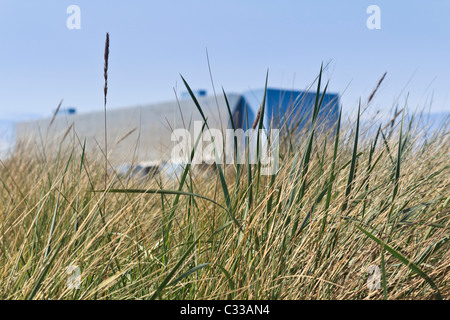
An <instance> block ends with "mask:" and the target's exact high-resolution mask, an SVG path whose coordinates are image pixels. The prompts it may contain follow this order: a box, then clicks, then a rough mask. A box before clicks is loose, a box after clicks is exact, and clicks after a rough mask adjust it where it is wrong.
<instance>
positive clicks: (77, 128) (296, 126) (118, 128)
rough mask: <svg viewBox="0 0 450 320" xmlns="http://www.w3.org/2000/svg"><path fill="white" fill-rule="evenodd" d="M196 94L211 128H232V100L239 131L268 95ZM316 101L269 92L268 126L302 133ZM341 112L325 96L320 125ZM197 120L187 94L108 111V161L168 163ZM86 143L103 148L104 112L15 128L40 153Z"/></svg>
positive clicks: (69, 115)
mask: <svg viewBox="0 0 450 320" xmlns="http://www.w3.org/2000/svg"><path fill="white" fill-rule="evenodd" d="M195 95H196V97H197V99H198V102H199V104H200V106H201V108H202V110H203V113H204V115H205V117H206V118H207V121H208V125H209V127H210V128H215V129H219V130H224V129H227V128H231V121H230V117H229V112H228V108H227V101H228V105H229V107H230V110H231V113H232V116H233V121H234V123H235V126H236V127H237V128H242V129H244V130H246V129H247V128H251V127H252V126H253V123H254V122H255V120H256V118H257V114H258V111H259V109H260V105H261V103H262V101H263V96H264V90H263V89H262V90H255V91H249V92H245V93H243V94H229V95H227V96H226V99H225V96H223V95H217V96H213V95H207V93H206V91H205V90H199V91H196V92H195ZM315 101H316V94H315V93H309V92H303V91H292V90H282V89H273V88H269V89H268V90H267V95H266V106H265V113H264V127H265V128H270V127H272V128H277V129H281V127H286V128H291V129H292V130H301V129H302V128H304V126H305V125H308V120H310V118H311V117H310V116H311V113H312V110H313V107H314V104H315ZM339 108H340V106H339V97H338V95H337V94H328V93H327V94H325V96H324V98H323V105H322V107H321V111H320V115H319V123H320V124H321V125H322V126H325V127H331V126H332V124H333V123H335V122H336V121H337V119H338V113H339ZM99 109H100V110H101V108H99ZM194 121H202V117H201V115H200V112H199V110H198V108H197V107H196V105H195V103H194V101H193V100H192V99H191V97H190V96H189V95H186V94H182V95H181V99H180V100H179V101H176V100H174V101H171V102H164V103H157V104H151V105H144V106H136V107H128V108H120V109H109V110H108V111H107V139H108V158H109V161H110V162H111V164H112V165H121V164H124V163H128V164H129V163H140V162H144V161H160V160H168V159H170V157H171V150H172V149H173V146H174V142H173V141H172V140H171V134H172V131H173V130H174V129H178V128H185V129H187V130H188V131H189V132H191V134H192V136H194V132H193V127H194ZM50 124H51V125H50ZM84 141H86V151H88V152H89V151H97V152H98V151H101V150H102V149H103V148H104V144H105V142H104V113H103V111H97V112H91V113H82V114H81V113H80V114H77V113H76V112H75V111H74V110H72V109H70V112H63V113H62V114H60V115H58V116H56V117H54V118H48V119H41V120H37V121H27V122H20V123H17V125H16V143H19V142H20V143H21V144H22V145H24V144H26V145H27V146H37V147H39V150H50V149H51V148H55V149H59V148H60V147H61V146H65V145H68V144H71V145H74V144H76V145H79V146H81V145H83V144H84ZM194 142H195V141H194ZM42 146H44V147H45V149H44V148H42Z"/></svg>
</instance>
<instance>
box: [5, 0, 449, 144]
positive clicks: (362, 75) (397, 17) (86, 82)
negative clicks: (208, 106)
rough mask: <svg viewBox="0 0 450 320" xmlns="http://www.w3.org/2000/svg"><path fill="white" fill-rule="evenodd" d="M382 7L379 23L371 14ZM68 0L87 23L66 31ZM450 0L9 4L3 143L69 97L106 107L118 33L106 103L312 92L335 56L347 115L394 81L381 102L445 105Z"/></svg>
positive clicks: (81, 104)
mask: <svg viewBox="0 0 450 320" xmlns="http://www.w3.org/2000/svg"><path fill="white" fill-rule="evenodd" d="M373 4H375V5H377V6H379V8H380V10H381V16H380V17H381V25H380V26H381V29H379V30H370V29H369V28H368V27H367V26H366V21H367V19H368V18H369V17H370V14H369V13H367V12H366V10H367V8H368V7H369V6H370V5H373ZM70 5H77V6H78V7H79V8H80V26H81V29H74V30H70V29H68V27H67V25H66V22H67V19H68V18H69V17H70V16H71V14H68V13H67V8H68V7H69V6H70ZM449 12H450V1H428V2H427V1H381V0H380V1H361V0H352V1H350V0H349V1H331V0H329V1H312V0H308V1H286V0H280V1H276V2H274V1H261V0H259V1H256V0H246V1H242V0H229V1H216V0H207V1H206V0H203V1H201V0H192V1H181V0H178V1H106V0H96V1H83V0H79V1H76V0H71V1H57V2H56V1H24V0H14V1H12V0H9V1H5V0H2V1H0V150H3V149H5V148H6V147H7V146H8V145H9V144H10V143H11V141H13V139H14V130H13V128H14V126H13V124H14V122H16V121H23V120H30V119H37V118H41V117H48V116H51V114H52V112H53V111H54V110H55V108H56V106H57V105H58V103H59V101H60V100H61V99H64V102H63V107H64V108H67V107H74V108H76V109H77V112H79V113H83V112H88V111H100V110H102V109H103V50H104V39H105V33H106V32H109V33H110V35H111V47H110V49H111V53H110V72H109V77H110V79H109V93H108V95H109V98H108V107H109V108H117V107H127V106H135V105H141V104H149V103H157V102H161V101H169V100H173V99H174V88H175V90H176V91H177V92H182V91H184V87H183V84H182V82H181V81H180V76H179V75H180V73H181V74H182V75H183V76H184V77H185V78H186V79H187V80H188V81H189V83H190V85H191V86H192V87H194V88H205V89H207V90H208V93H211V92H212V86H211V82H210V74H209V71H208V63H207V59H206V48H207V50H208V52H209V58H210V62H211V68H212V73H213V78H214V81H215V85H216V89H218V90H220V86H223V87H224V88H225V90H226V91H227V92H237V93H240V92H243V91H247V90H252V89H260V88H261V87H263V86H264V80H265V74H266V70H267V69H269V77H270V78H269V85H270V86H272V87H280V88H293V89H297V90H303V89H306V88H307V87H308V86H309V85H310V84H311V83H312V81H314V79H315V77H316V76H317V74H318V71H319V68H320V64H321V63H322V62H324V63H325V64H327V63H328V68H327V69H326V72H325V75H326V77H327V78H329V79H330V87H329V90H330V91H331V92H336V93H339V94H341V98H340V99H341V103H342V105H343V108H344V111H346V112H349V113H351V112H352V110H354V109H355V108H356V107H357V104H358V99H359V98H360V97H363V99H366V98H367V96H368V95H370V93H371V92H372V90H373V89H374V87H375V85H376V83H377V81H378V79H379V78H380V77H381V75H382V74H383V73H384V72H385V71H387V72H388V74H387V77H386V79H385V81H384V82H383V84H382V86H381V88H380V89H379V91H378V93H377V97H376V100H375V101H374V104H373V105H372V106H371V108H372V110H379V111H380V113H381V114H383V113H386V114H388V112H389V110H391V108H392V106H395V105H396V104H399V105H400V107H401V106H403V105H404V103H405V100H406V96H407V95H408V93H409V97H408V106H409V107H410V108H412V109H415V108H425V109H427V110H430V112H431V113H433V114H434V117H440V116H441V115H442V114H445V113H448V111H449V109H450V107H449V103H450V101H449V95H448V94H449V89H450V63H449V57H450V42H449V41H448V40H449V39H450V20H449V18H448V17H449V14H450V13H449Z"/></svg>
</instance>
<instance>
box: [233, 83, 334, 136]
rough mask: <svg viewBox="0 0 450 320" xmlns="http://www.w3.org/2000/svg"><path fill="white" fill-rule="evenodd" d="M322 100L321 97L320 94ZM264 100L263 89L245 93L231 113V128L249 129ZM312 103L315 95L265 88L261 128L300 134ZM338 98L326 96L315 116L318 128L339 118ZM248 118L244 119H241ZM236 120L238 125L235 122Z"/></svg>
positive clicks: (329, 124) (313, 103) (332, 95)
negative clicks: (295, 130)
mask: <svg viewBox="0 0 450 320" xmlns="http://www.w3.org/2000/svg"><path fill="white" fill-rule="evenodd" d="M321 96H322V94H321ZM263 97H264V89H259V90H253V91H248V92H245V93H244V94H243V95H242V99H241V101H240V103H239V104H238V106H236V109H235V110H234V112H233V114H234V118H235V124H236V126H237V127H240V128H247V122H248V127H249V128H251V127H252V125H253V123H254V121H255V119H256V115H257V114H258V111H259V108H260V106H261V103H262V100H263ZM315 101H316V93H312V92H306V91H294V90H285V89H274V88H268V89H267V94H266V106H265V112H264V114H265V117H264V126H265V127H266V128H269V127H272V128H278V129H279V128H281V127H282V126H284V125H287V126H288V127H290V128H296V129H297V130H301V129H302V128H303V127H304V126H305V125H306V124H307V123H308V120H310V118H311V114H312V111H313V110H314V105H315ZM339 108H340V104H339V95H338V94H334V93H326V94H325V96H324V98H323V104H322V106H321V108H320V112H319V119H318V121H319V124H324V125H325V126H326V127H331V126H332V125H333V124H334V123H335V122H336V121H337V120H338V116H339ZM246 114H247V115H248V119H247V118H246V117H245V115H246ZM236 120H238V121H236Z"/></svg>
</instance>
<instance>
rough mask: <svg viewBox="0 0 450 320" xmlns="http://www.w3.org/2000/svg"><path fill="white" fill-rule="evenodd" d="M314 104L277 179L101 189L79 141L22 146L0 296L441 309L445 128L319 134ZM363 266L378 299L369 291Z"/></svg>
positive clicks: (92, 160)
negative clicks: (433, 302) (76, 276)
mask: <svg viewBox="0 0 450 320" xmlns="http://www.w3.org/2000/svg"><path fill="white" fill-rule="evenodd" d="M321 74H322V71H321V72H320V75H319V78H318V80H319V81H318V84H317V92H318V93H320V92H321V90H322V89H323V88H321V83H320V79H321ZM183 81H184V82H185V84H186V86H187V88H188V91H189V92H190V93H191V95H192V98H193V99H194V100H195V96H194V94H193V93H192V91H191V90H190V88H189V85H188V84H187V82H186V81H185V80H184V79H183ZM266 85H267V82H266ZM317 97H318V99H317V100H316V105H315V109H314V114H313V115H312V119H310V120H311V121H310V124H311V126H310V127H309V129H308V130H307V131H306V132H302V133H301V134H300V135H295V134H294V133H292V132H288V130H284V131H283V132H284V133H283V135H282V137H281V150H280V168H279V171H278V172H277V174H276V175H273V176H261V175H260V174H259V170H260V165H250V164H245V165H230V166H227V167H223V166H217V170H216V171H215V174H214V175H199V174H198V173H196V172H195V171H194V170H193V168H192V167H191V166H189V165H187V166H186V167H185V170H184V172H183V174H182V175H181V176H180V177H178V179H177V180H176V185H177V187H176V188H173V182H167V181H164V179H159V178H154V179H148V180H146V181H145V182H142V181H128V180H127V181H121V180H120V177H112V176H110V177H109V179H108V180H106V181H107V185H106V188H105V176H106V174H105V170H104V163H103V162H102V161H105V159H103V160H102V159H99V158H98V157H96V156H95V155H93V154H90V153H88V152H87V151H86V150H85V148H84V145H85V143H84V141H82V140H79V139H77V138H74V144H73V145H72V147H71V148H61V149H60V150H59V152H58V153H50V152H48V153H47V152H46V150H45V149H43V150H34V149H30V148H20V147H18V148H17V149H16V150H15V152H14V154H12V155H11V157H10V158H9V159H7V160H3V161H2V162H1V163H0V182H1V184H0V202H1V205H0V230H1V233H0V284H1V285H0V296H1V297H2V298H4V299H441V298H444V299H445V298H448V297H449V296H450V283H449V281H450V274H449V266H450V254H449V250H448V245H449V244H448V242H449V239H450V233H449V217H450V215H449V213H450V209H449V208H450V188H449V183H450V175H449V166H450V162H449V161H448V160H449V154H450V153H449V152H450V141H449V130H448V129H449V127H448V121H447V122H446V123H445V124H444V125H443V126H441V127H440V128H439V129H436V130H434V131H433V132H432V134H431V135H430V133H429V132H428V133H427V132H426V131H425V130H422V129H421V127H419V126H418V125H417V123H418V120H417V119H418V115H415V116H414V115H413V116H411V115H410V116H409V117H406V116H405V115H406V114H407V111H406V109H404V110H403V111H402V113H403V116H402V119H401V120H400V119H399V117H398V114H397V115H396V116H395V117H394V119H393V120H392V121H389V122H387V123H381V124H376V127H375V128H379V129H378V130H375V131H374V130H373V127H374V126H375V124H373V123H370V124H366V125H363V124H362V123H361V122H360V112H358V115H357V117H356V119H355V120H354V121H353V122H350V121H344V120H343V119H344V117H342V115H340V116H339V121H338V123H337V124H336V126H335V127H334V128H333V129H332V132H331V133H330V132H326V131H323V130H316V126H315V122H316V117H317V114H318V111H319V109H320V107H321V99H320V95H318V96H317ZM372 98H373V96H372V95H371V98H370V100H372ZM195 101H196V100H195ZM196 103H197V106H198V108H199V112H200V113H201V105H199V104H198V102H197V101H196ZM263 105H264V104H263ZM105 109H106V99H105ZM260 111H261V113H262V114H264V108H262V109H261V110H260ZM400 115H401V113H400ZM205 120H206V119H205ZM257 125H258V126H259V127H262V117H261V118H260V120H259V123H258V124H257ZM204 129H205V130H207V124H206V125H205V126H204ZM105 158H106V157H105ZM106 159H107V158H106ZM118 181H119V182H118ZM373 265H375V266H377V267H378V268H379V270H381V279H380V283H381V287H380V289H379V290H373V289H372V290H371V289H369V288H368V286H367V281H368V278H369V276H370V274H369V273H368V270H369V268H370V267H371V266H373ZM69 266H77V267H79V268H80V270H81V288H80V289H79V290H75V289H71V288H69V287H68V286H67V279H68V278H69V276H70V275H69V274H68V273H67V268H68V267H69Z"/></svg>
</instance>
